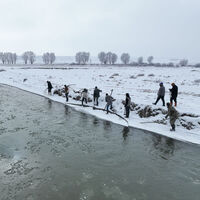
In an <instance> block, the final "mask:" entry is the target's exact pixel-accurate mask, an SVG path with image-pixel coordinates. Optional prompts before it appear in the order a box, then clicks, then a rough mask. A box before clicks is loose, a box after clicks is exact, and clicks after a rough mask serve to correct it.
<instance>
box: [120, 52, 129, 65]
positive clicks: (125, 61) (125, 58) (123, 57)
mask: <svg viewBox="0 0 200 200" xmlns="http://www.w3.org/2000/svg"><path fill="white" fill-rule="evenodd" d="M121 61H122V63H123V64H125V65H127V64H128V63H129V61H130V55H129V54H128V53H123V54H122V55H121Z"/></svg>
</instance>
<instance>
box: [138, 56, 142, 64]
mask: <svg viewBox="0 0 200 200" xmlns="http://www.w3.org/2000/svg"><path fill="white" fill-rule="evenodd" d="M138 64H139V65H142V64H143V57H142V56H141V57H139V58H138Z"/></svg>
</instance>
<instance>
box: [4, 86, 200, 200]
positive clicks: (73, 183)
mask: <svg viewBox="0 0 200 200" xmlns="http://www.w3.org/2000/svg"><path fill="white" fill-rule="evenodd" d="M199 155H200V147H199V146H194V145H190V144H185V143H181V142H177V141H175V140H172V139H168V138H165V137H161V136H158V135H155V134H152V133H150V132H145V131H141V130H137V129H132V128H131V129H127V128H124V127H122V126H119V125H116V124H112V123H110V122H108V121H103V120H99V119H97V118H95V117H92V116H88V115H86V114H82V113H79V112H76V111H74V110H73V109H71V108H68V107H66V106H64V105H62V104H59V103H55V102H52V101H50V100H48V99H45V98H43V97H40V96H36V95H33V94H30V93H26V92H23V91H20V90H17V89H14V88H10V87H4V86H0V200H8V199H9V200H13V199H17V200H18V199H19V200H24V199H27V200H33V199H35V200H40V199H41V200H46V199H48V200H60V199H61V200H62V199H63V200H68V199H69V200H104V199H105V200H142V199H144V200H145V199H148V200H169V199H170V200H175V199H177V200H199V199H200V156H199Z"/></svg>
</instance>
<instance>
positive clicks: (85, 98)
mask: <svg viewBox="0 0 200 200" xmlns="http://www.w3.org/2000/svg"><path fill="white" fill-rule="evenodd" d="M81 95H82V100H81V102H82V106H83V102H84V101H85V103H86V104H87V102H88V90H87V89H86V88H85V89H84V90H83V91H82V93H81Z"/></svg>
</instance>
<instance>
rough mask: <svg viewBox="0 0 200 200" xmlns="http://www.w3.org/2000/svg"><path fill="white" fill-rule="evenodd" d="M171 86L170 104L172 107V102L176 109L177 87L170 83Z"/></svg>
mask: <svg viewBox="0 0 200 200" xmlns="http://www.w3.org/2000/svg"><path fill="white" fill-rule="evenodd" d="M171 86H172V89H169V91H170V92H171V98H170V104H171V105H173V101H174V105H175V107H176V106H177V96H178V87H177V86H176V85H175V83H172V84H171Z"/></svg>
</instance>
